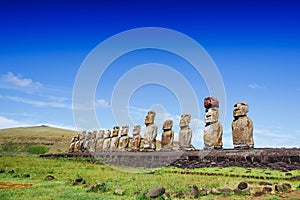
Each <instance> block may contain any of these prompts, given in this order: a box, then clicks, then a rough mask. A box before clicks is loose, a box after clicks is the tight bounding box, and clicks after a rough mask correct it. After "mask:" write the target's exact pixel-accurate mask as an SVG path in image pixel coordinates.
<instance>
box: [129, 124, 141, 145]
mask: <svg viewBox="0 0 300 200" xmlns="http://www.w3.org/2000/svg"><path fill="white" fill-rule="evenodd" d="M140 131H141V126H140V125H136V126H134V128H133V130H132V136H133V137H132V139H131V142H130V148H131V150H133V151H139V150H140V144H141V135H140Z"/></svg>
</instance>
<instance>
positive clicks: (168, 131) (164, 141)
mask: <svg viewBox="0 0 300 200" xmlns="http://www.w3.org/2000/svg"><path fill="white" fill-rule="evenodd" d="M172 126H173V121H172V120H166V121H165V122H164V125H163V133H162V135H161V148H162V150H166V149H169V150H171V149H172V148H173V141H174V131H173V130H172Z"/></svg>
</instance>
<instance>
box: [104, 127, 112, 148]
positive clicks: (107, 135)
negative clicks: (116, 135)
mask: <svg viewBox="0 0 300 200" xmlns="http://www.w3.org/2000/svg"><path fill="white" fill-rule="evenodd" d="M110 134H111V131H110V130H109V129H107V130H106V132H105V135H104V141H103V151H109V150H110Z"/></svg>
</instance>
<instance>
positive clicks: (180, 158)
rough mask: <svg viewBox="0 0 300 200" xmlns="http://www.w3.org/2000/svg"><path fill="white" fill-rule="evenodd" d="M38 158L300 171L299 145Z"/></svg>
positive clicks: (183, 166) (185, 166)
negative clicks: (70, 158)
mask: <svg viewBox="0 0 300 200" xmlns="http://www.w3.org/2000/svg"><path fill="white" fill-rule="evenodd" d="M40 156H41V157H53V158H55V157H90V158H96V159H98V160H99V161H100V162H103V163H105V164H110V165H122V166H129V167H147V168H154V167H163V166H175V167H179V168H190V169H192V168H202V167H230V166H238V167H245V168H270V169H274V170H281V171H284V172H288V171H290V170H296V169H298V170H300V148H261V149H257V148H255V149H240V150H236V149H221V150H196V151H169V152H163V151H156V152H96V153H77V154H74V153H71V154H70V153H69V154H43V155H40Z"/></svg>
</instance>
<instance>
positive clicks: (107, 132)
mask: <svg viewBox="0 0 300 200" xmlns="http://www.w3.org/2000/svg"><path fill="white" fill-rule="evenodd" d="M110 134H111V131H110V130H109V129H107V130H106V131H105V134H104V138H109V137H110Z"/></svg>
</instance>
